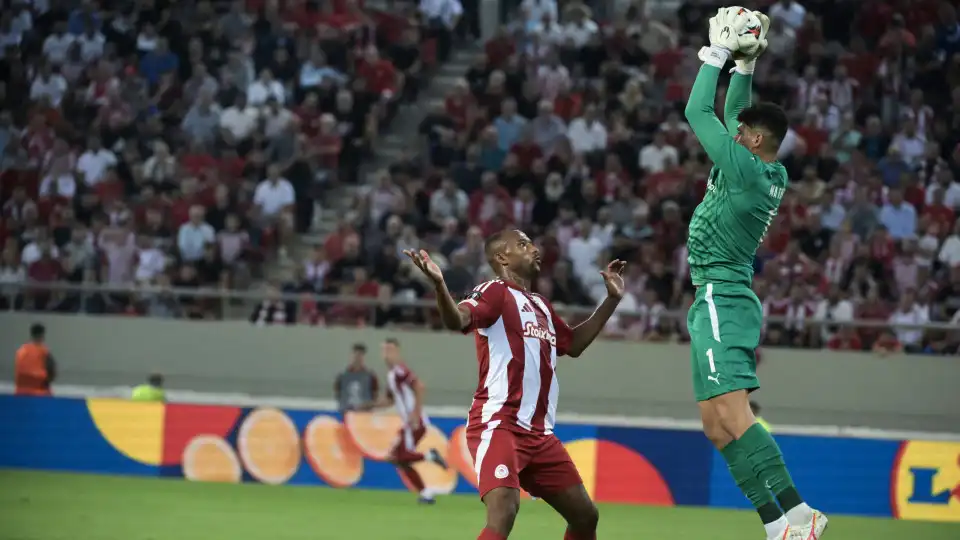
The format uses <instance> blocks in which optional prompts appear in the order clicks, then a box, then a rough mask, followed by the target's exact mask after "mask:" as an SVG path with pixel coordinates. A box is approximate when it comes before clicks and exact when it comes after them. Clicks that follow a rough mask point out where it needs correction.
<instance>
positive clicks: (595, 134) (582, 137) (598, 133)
mask: <svg viewBox="0 0 960 540" xmlns="http://www.w3.org/2000/svg"><path fill="white" fill-rule="evenodd" d="M567 138H569V139H570V145H571V146H572V147H573V151H574V152H579V153H584V154H589V153H591V152H596V151H598V150H604V149H606V148H607V128H606V127H604V125H603V122H601V121H600V119H599V118H598V117H597V108H596V106H594V105H589V106H587V107H586V109H584V113H583V116H582V117H577V118H575V119H574V120H573V121H572V122H570V127H569V128H568V129H567Z"/></svg>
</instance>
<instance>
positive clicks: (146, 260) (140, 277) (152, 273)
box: [133, 227, 182, 284]
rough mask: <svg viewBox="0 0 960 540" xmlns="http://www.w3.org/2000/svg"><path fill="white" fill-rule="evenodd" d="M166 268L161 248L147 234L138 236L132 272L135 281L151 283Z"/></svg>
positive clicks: (165, 260)
mask: <svg viewBox="0 0 960 540" xmlns="http://www.w3.org/2000/svg"><path fill="white" fill-rule="evenodd" d="M181 229H182V227H181ZM166 269H167V257H166V255H165V254H164V252H163V250H161V249H160V248H159V247H158V246H157V244H156V243H154V242H153V239H152V238H150V237H149V236H146V235H140V236H138V237H137V268H136V270H135V271H134V274H133V277H134V279H135V280H136V281H137V283H142V284H153V283H155V282H156V279H157V278H158V277H159V276H160V274H162V273H163V272H164V271H166Z"/></svg>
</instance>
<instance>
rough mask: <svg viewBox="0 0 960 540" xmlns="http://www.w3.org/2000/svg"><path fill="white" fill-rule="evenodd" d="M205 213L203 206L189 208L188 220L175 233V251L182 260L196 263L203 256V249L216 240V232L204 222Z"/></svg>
mask: <svg viewBox="0 0 960 540" xmlns="http://www.w3.org/2000/svg"><path fill="white" fill-rule="evenodd" d="M205 214H206V211H205V210H204V208H203V206H200V205H195V206H192V207H191V208H190V220H189V221H188V222H187V223H184V224H183V225H181V226H180V230H179V231H178V232H177V250H178V251H179V253H180V257H181V259H182V260H184V261H187V262H196V261H198V260H200V258H201V257H202V256H203V248H204V246H206V245H207V244H208V243H210V242H213V241H214V240H215V239H216V232H215V231H214V230H213V227H211V226H210V224H209V223H207V222H206V221H204V217H205Z"/></svg>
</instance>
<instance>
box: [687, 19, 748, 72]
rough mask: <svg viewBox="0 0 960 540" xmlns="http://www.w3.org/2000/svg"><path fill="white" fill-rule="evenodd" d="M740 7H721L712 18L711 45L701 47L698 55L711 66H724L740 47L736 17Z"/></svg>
mask: <svg viewBox="0 0 960 540" xmlns="http://www.w3.org/2000/svg"><path fill="white" fill-rule="evenodd" d="M739 9H740V8H720V9H718V10H717V14H716V15H714V16H713V17H711V18H710V33H709V36H710V46H709V47H704V48H702V49H700V52H699V53H698V54H697V56H698V57H699V58H700V60H701V61H702V62H703V63H705V64H709V65H711V66H714V67H717V68H722V67H723V65H724V64H726V63H727V60H729V59H730V56H731V55H732V54H733V53H734V52H736V51H737V50H738V49H739V48H740V38H739V36H738V34H737V26H736V22H737V21H736V19H737V13H738V11H739Z"/></svg>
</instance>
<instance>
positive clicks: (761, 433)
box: [738, 424, 812, 524]
mask: <svg viewBox="0 0 960 540" xmlns="http://www.w3.org/2000/svg"><path fill="white" fill-rule="evenodd" d="M738 442H739V443H741V444H742V445H743V449H744V451H745V452H746V455H747V461H749V462H750V466H751V467H752V468H753V472H754V474H756V475H757V478H759V479H760V481H761V482H763V484H764V486H766V487H767V488H768V489H770V491H772V492H773V493H774V494H776V496H777V501H778V502H779V503H780V506H781V507H783V509H784V510H785V511H786V512H787V516H788V517H787V519H789V520H790V522H791V523H798V524H803V523H807V522H808V521H809V519H806V517H805V516H806V514H807V513H809V512H810V507H809V506H807V505H806V504H804V502H803V498H801V497H800V494H799V493H798V492H797V488H796V487H794V485H793V479H792V478H790V473H789V472H788V471H787V466H786V464H785V463H784V462H783V453H781V452H780V446H779V445H777V441H775V440H773V436H771V435H770V432H769V431H767V430H766V429H764V428H763V426H761V425H760V424H754V425H752V426H750V427H749V428H748V429H747V431H745V432H744V433H743V435H741V436H740V438H739V439H738ZM794 509H799V510H797V511H795V512H792V513H791V511H792V510H794ZM810 515H812V513H811V514H810ZM791 517H792V518H793V519H791Z"/></svg>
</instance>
